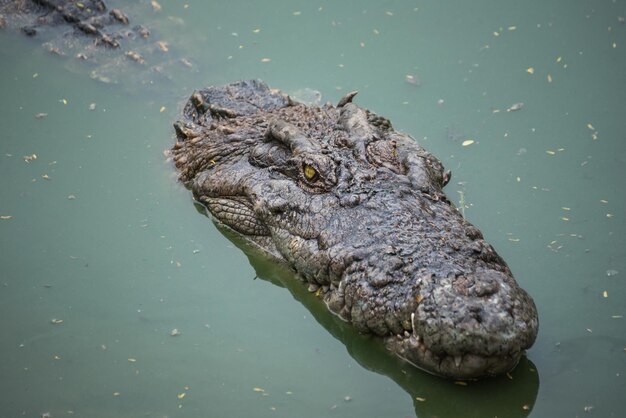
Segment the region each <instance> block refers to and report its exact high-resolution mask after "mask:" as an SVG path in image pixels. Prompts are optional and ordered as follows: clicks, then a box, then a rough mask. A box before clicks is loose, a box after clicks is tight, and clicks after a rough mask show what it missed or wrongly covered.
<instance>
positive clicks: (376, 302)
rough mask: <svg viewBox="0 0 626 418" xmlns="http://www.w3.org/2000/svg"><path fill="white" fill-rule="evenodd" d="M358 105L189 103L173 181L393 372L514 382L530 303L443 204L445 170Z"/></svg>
mask: <svg viewBox="0 0 626 418" xmlns="http://www.w3.org/2000/svg"><path fill="white" fill-rule="evenodd" d="M355 96H356V92H351V93H349V94H347V95H346V96H344V97H343V98H342V99H341V100H339V102H338V104H337V105H332V104H330V103H326V104H325V105H323V106H315V105H305V104H302V103H299V102H297V101H295V100H293V99H291V98H290V97H289V96H288V95H286V94H284V93H282V92H281V91H279V90H274V89H270V88H269V87H268V86H267V84H265V83H263V82H262V81H258V80H248V81H240V82H235V83H232V84H229V85H225V86H211V87H208V88H204V89H200V90H197V91H195V92H193V94H192V95H191V97H190V98H189V100H188V101H187V102H186V104H185V105H184V109H183V112H182V117H181V118H180V120H178V121H177V122H175V123H174V128H175V133H176V137H177V140H176V142H175V144H174V145H173V147H172V149H171V156H172V159H173V162H174V165H175V167H176V168H177V170H178V172H179V179H180V180H181V182H183V184H185V186H187V187H188V188H189V189H190V190H191V192H192V194H193V197H194V199H195V200H196V201H197V202H199V203H200V204H201V205H202V206H203V207H204V208H205V209H206V210H207V213H208V214H209V215H210V216H211V217H212V218H213V219H214V220H215V221H216V222H217V223H218V224H220V225H223V226H226V227H228V228H230V229H232V230H233V231H235V232H236V233H238V234H240V235H241V236H242V237H244V238H245V239H246V240H247V241H249V242H250V243H252V244H254V245H256V246H258V247H259V248H260V249H262V250H263V251H265V252H266V253H268V254H270V255H272V256H273V257H275V258H276V259H277V260H279V261H281V262H283V263H286V264H287V265H289V266H290V267H292V268H293V270H294V271H295V272H296V273H297V274H296V275H297V277H298V278H299V279H300V280H302V281H303V282H304V285H305V286H307V285H308V290H309V291H311V292H314V293H315V294H316V295H317V296H318V297H319V298H320V299H321V300H323V301H324V303H325V304H326V306H327V307H328V309H329V310H330V311H331V312H332V313H334V314H336V315H338V316H339V317H340V318H341V319H343V320H345V321H347V322H349V323H350V324H352V326H353V327H354V328H355V329H356V330H357V331H359V332H361V333H367V334H372V335H374V336H375V337H376V338H377V339H380V341H382V342H383V343H384V345H385V346H386V348H387V349H388V350H389V351H390V352H391V353H393V354H395V355H396V356H398V357H400V358H401V359H403V360H405V361H407V362H409V363H411V364H413V365H414V366H416V367H418V368H421V369H423V370H425V371H427V372H430V373H432V374H436V375H440V376H443V377H447V378H452V379H474V378H480V377H485V376H492V375H497V374H502V373H506V372H508V371H510V370H512V369H513V368H514V367H515V366H516V365H517V363H518V361H519V360H520V358H521V356H522V355H523V353H524V352H525V350H526V349H528V348H530V347H531V346H532V344H533V343H534V341H535V339H536V336H537V331H538V315H537V309H536V307H535V304H534V302H533V300H532V298H531V297H530V296H529V295H528V293H527V292H526V291H524V290H523V289H522V288H521V287H520V286H519V285H518V283H517V282H516V280H515V279H514V277H513V275H512V273H511V270H510V268H509V267H508V266H507V264H506V262H505V261H504V260H503V259H502V258H501V257H500V256H499V255H498V254H497V253H496V251H495V250H494V248H493V246H492V245H490V244H489V243H487V242H486V241H485V240H484V238H483V235H482V233H481V232H480V230H479V229H478V228H476V227H475V226H473V225H472V224H471V223H469V222H468V221H467V220H466V219H465V218H464V217H463V215H462V214H461V213H460V212H459V210H457V208H456V207H455V206H454V205H453V204H452V203H451V202H450V200H449V199H448V198H447V197H446V195H445V194H444V192H443V191H442V189H443V187H444V186H445V185H446V184H447V183H448V182H449V180H450V177H451V174H450V172H449V171H445V169H444V167H443V164H442V163H441V162H440V161H439V160H438V159H437V158H436V157H435V156H433V155H432V154H430V153H429V152H427V151H426V150H425V149H424V148H422V147H421V146H420V145H419V144H418V143H417V142H416V141H415V140H414V139H413V138H411V137H410V136H409V135H407V134H405V133H402V132H399V131H396V130H395V129H394V128H393V127H392V124H391V122H390V121H389V120H388V119H387V118H385V117H382V116H380V115H378V114H376V113H374V112H372V111H369V110H367V109H364V108H362V107H360V106H358V105H356V104H355V103H354V97H355Z"/></svg>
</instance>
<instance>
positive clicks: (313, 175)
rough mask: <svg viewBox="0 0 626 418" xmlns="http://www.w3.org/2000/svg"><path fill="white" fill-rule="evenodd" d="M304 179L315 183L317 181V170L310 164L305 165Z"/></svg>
mask: <svg viewBox="0 0 626 418" xmlns="http://www.w3.org/2000/svg"><path fill="white" fill-rule="evenodd" d="M303 171H304V177H305V178H306V179H307V180H309V181H315V180H316V179H317V170H315V169H314V168H313V167H312V166H310V165H308V164H304V168H303Z"/></svg>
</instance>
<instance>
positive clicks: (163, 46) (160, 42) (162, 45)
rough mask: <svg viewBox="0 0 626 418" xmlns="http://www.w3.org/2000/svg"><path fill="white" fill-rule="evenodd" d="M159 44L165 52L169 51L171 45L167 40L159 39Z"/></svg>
mask: <svg viewBox="0 0 626 418" xmlns="http://www.w3.org/2000/svg"><path fill="white" fill-rule="evenodd" d="M156 44H157V46H158V47H159V49H160V50H161V51H163V52H168V51H169V50H170V48H169V45H168V44H167V42H165V41H157V43H156Z"/></svg>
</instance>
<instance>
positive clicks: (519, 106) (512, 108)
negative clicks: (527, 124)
mask: <svg viewBox="0 0 626 418" xmlns="http://www.w3.org/2000/svg"><path fill="white" fill-rule="evenodd" d="M523 107H524V103H522V102H519V103H514V104H512V105H511V106H510V107H509V108H508V109H507V110H506V111H507V112H516V111H518V110H522V108H523Z"/></svg>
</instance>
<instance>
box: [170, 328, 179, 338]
mask: <svg viewBox="0 0 626 418" xmlns="http://www.w3.org/2000/svg"><path fill="white" fill-rule="evenodd" d="M170 335H171V336H172V337H178V336H179V335H180V331H179V330H178V328H174V329H173V330H172V331H170Z"/></svg>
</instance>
